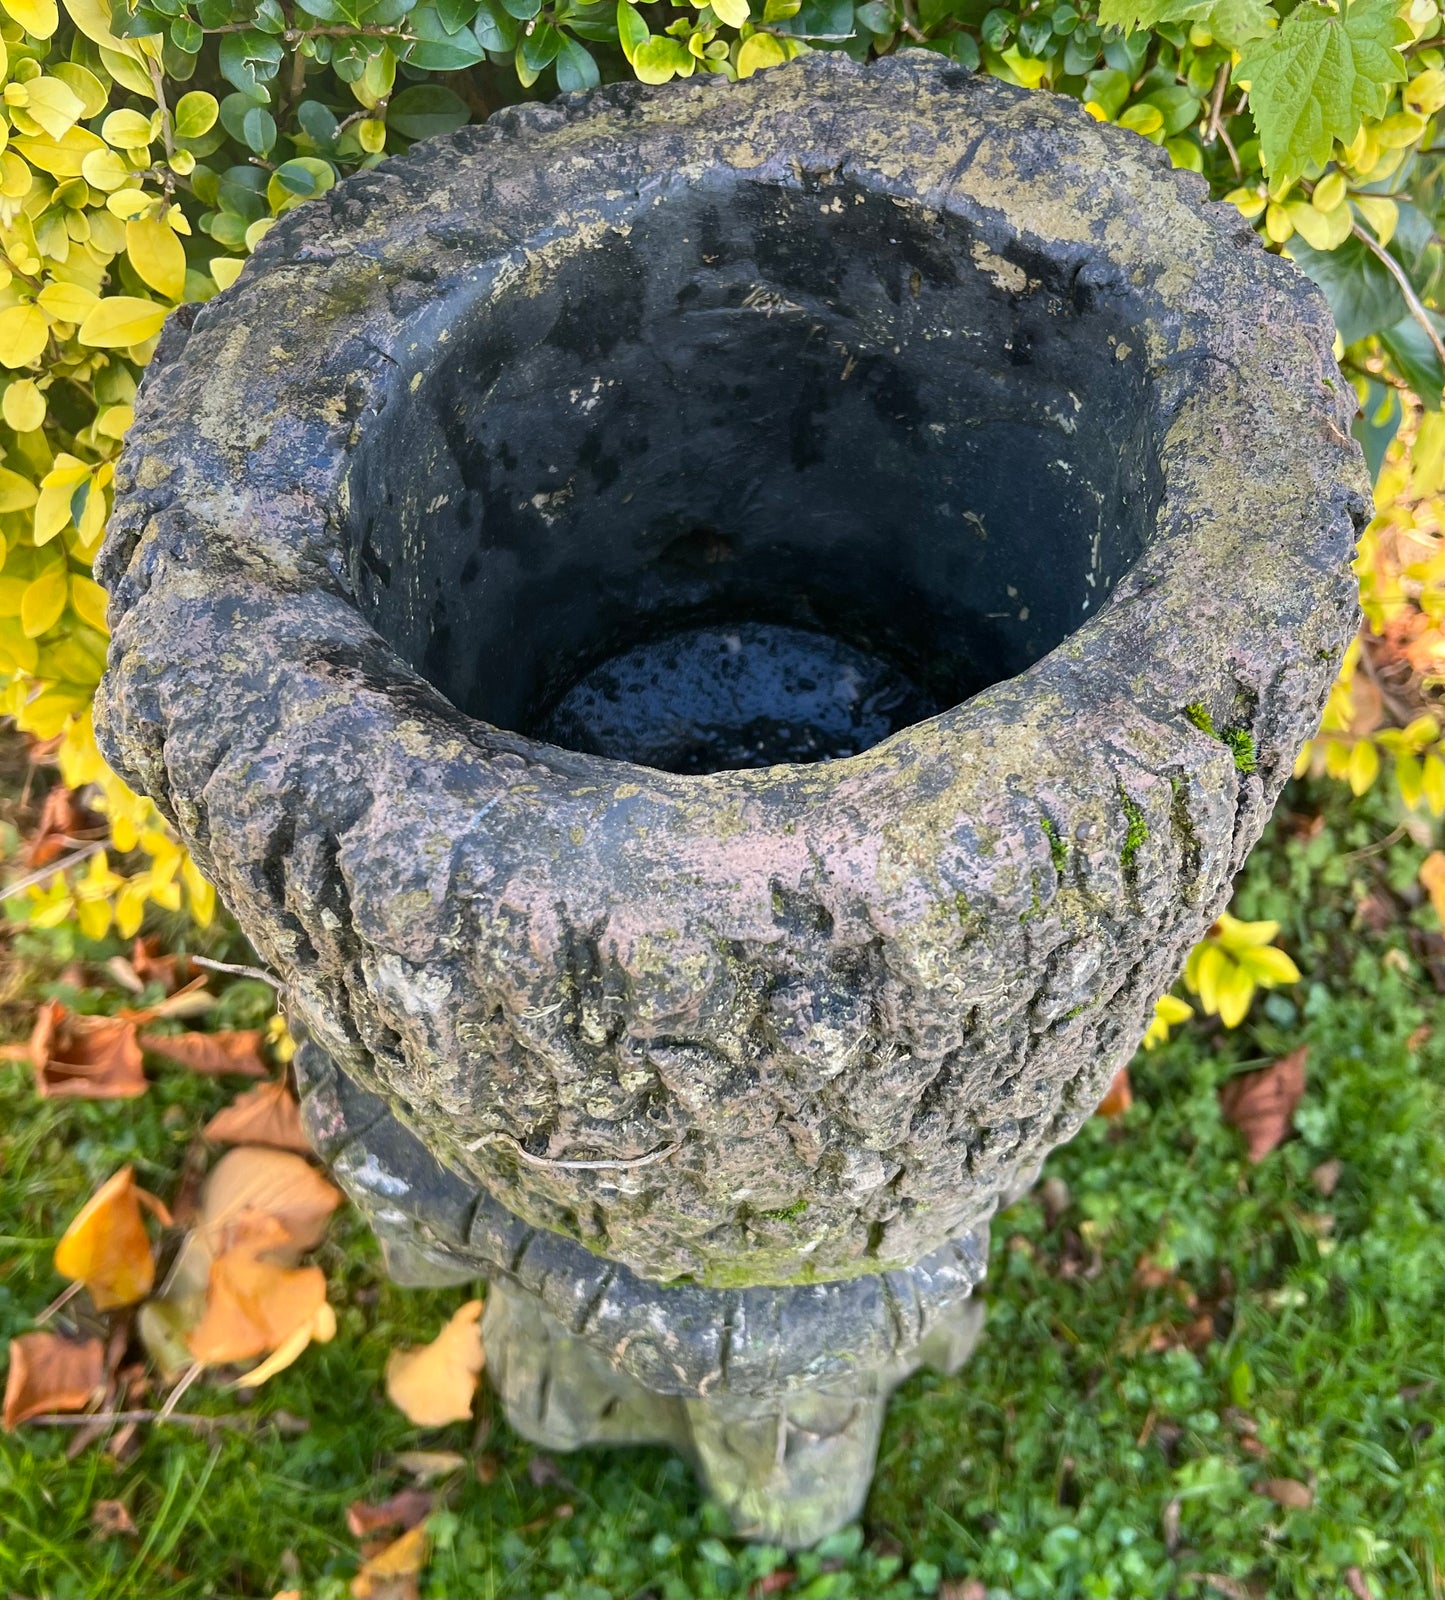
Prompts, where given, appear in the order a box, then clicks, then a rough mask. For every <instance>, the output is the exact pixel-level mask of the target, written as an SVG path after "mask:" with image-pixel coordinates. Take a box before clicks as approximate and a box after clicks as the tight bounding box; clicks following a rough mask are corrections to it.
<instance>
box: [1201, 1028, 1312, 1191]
mask: <svg viewBox="0 0 1445 1600" xmlns="http://www.w3.org/2000/svg"><path fill="white" fill-rule="evenodd" d="M1308 1059H1309V1046H1308V1045H1301V1046H1300V1047H1299V1049H1298V1050H1291V1051H1290V1053H1289V1054H1288V1055H1287V1056H1281V1057H1280V1059H1279V1060H1278V1061H1275V1062H1273V1063H1272V1064H1271V1065H1270V1066H1267V1067H1261V1068H1260V1069H1259V1071H1258V1072H1242V1073H1240V1075H1239V1076H1238V1077H1236V1078H1231V1079H1230V1080H1229V1081H1228V1082H1227V1083H1224V1084H1221V1085H1220V1089H1219V1106H1220V1110H1221V1112H1222V1113H1223V1115H1224V1120H1225V1121H1226V1122H1227V1123H1229V1124H1230V1126H1231V1127H1235V1128H1238V1129H1239V1131H1240V1132H1241V1133H1242V1134H1243V1135H1244V1140H1245V1144H1246V1145H1247V1146H1248V1149H1249V1159H1250V1160H1251V1161H1254V1162H1259V1161H1263V1160H1264V1158H1265V1157H1266V1156H1267V1155H1268V1154H1269V1153H1270V1151H1271V1150H1273V1149H1274V1148H1275V1146H1276V1145H1278V1144H1280V1143H1281V1142H1282V1141H1283V1139H1284V1138H1285V1136H1286V1135H1287V1134H1288V1133H1289V1132H1290V1131H1291V1129H1292V1127H1293V1121H1292V1119H1293V1117H1294V1112H1295V1107H1296V1106H1297V1105H1298V1104H1299V1103H1300V1100H1301V1098H1302V1097H1303V1095H1304V1092H1305V1062H1306V1061H1307V1060H1308Z"/></svg>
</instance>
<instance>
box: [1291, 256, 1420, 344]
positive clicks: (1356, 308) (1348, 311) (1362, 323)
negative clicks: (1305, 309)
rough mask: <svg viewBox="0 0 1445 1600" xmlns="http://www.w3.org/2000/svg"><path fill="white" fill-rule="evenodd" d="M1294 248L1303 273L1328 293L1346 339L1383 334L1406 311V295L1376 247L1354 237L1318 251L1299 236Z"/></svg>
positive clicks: (1337, 321) (1332, 308)
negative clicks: (1329, 248)
mask: <svg viewBox="0 0 1445 1600" xmlns="http://www.w3.org/2000/svg"><path fill="white" fill-rule="evenodd" d="M1289 253H1290V255H1291V256H1293V257H1294V262H1295V265H1296V266H1297V267H1298V268H1299V269H1300V271H1301V272H1303V273H1305V274H1306V275H1307V276H1308V277H1310V278H1313V279H1314V281H1315V282H1316V283H1317V284H1318V285H1319V286H1320V288H1321V289H1323V290H1324V292H1325V299H1326V300H1328V301H1329V303H1330V310H1331V311H1332V312H1333V313H1334V317H1335V326H1336V327H1337V328H1338V329H1339V330H1340V338H1341V339H1342V340H1343V341H1344V342H1345V343H1346V344H1354V343H1355V342H1356V340H1359V339H1365V338H1368V337H1369V335H1370V334H1372V333H1383V332H1384V330H1385V329H1386V328H1391V327H1393V326H1394V325H1395V324H1396V323H1397V322H1398V321H1399V320H1400V318H1401V317H1403V316H1404V315H1405V312H1406V306H1405V297H1404V295H1402V294H1401V293H1400V286H1399V284H1397V283H1396V282H1395V280H1394V278H1393V277H1391V275H1390V272H1389V269H1388V268H1386V267H1385V266H1383V265H1381V263H1380V260H1379V258H1378V257H1377V256H1376V255H1375V253H1374V251H1372V250H1368V249H1366V247H1365V246H1364V245H1363V244H1362V243H1361V242H1360V241H1359V240H1358V239H1354V238H1350V239H1346V240H1345V242H1344V243H1343V244H1341V245H1337V246H1336V247H1335V248H1334V249H1333V250H1315V249H1312V248H1311V247H1310V246H1309V245H1308V244H1306V243H1305V241H1304V240H1303V239H1302V238H1300V237H1299V236H1296V237H1295V238H1293V239H1291V240H1290V242H1289Z"/></svg>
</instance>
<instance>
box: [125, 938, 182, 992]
mask: <svg viewBox="0 0 1445 1600" xmlns="http://www.w3.org/2000/svg"><path fill="white" fill-rule="evenodd" d="M130 964H131V967H132V968H133V970H134V972H135V975H136V977H137V978H139V979H140V981H141V982H142V983H143V984H145V983H158V984H160V986H161V987H162V988H163V989H164V990H165V991H166V993H167V994H174V993H175V992H176V990H177V989H181V988H184V987H185V985H186V984H188V983H190V982H192V973H191V958H190V957H189V956H187V955H180V954H174V953H172V954H166V955H163V954H162V953H161V942H160V940H159V939H156V938H153V937H152V938H147V939H137V940H136V942H135V943H134V944H133V945H132V946H131V952H130Z"/></svg>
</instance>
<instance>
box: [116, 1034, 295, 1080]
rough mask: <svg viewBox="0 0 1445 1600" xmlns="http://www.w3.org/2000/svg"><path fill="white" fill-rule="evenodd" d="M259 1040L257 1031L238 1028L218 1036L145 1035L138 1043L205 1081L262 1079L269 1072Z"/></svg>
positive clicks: (260, 1036) (267, 1075) (259, 1036)
mask: <svg viewBox="0 0 1445 1600" xmlns="http://www.w3.org/2000/svg"><path fill="white" fill-rule="evenodd" d="M262 1037H263V1035H262V1032H261V1030H260V1029H259V1028H242V1029H239V1030H236V1031H234V1032H226V1031H222V1032H220V1033H146V1034H142V1035H141V1040H140V1042H141V1045H142V1046H143V1048H145V1049H147V1050H150V1051H153V1052H154V1053H155V1054H156V1055H158V1056H164V1057H165V1058H166V1059H167V1060H168V1061H176V1062H179V1063H180V1065H181V1066H183V1067H189V1068H190V1069H191V1071H192V1072H200V1073H204V1074H205V1075H206V1076H208V1077H222V1076H224V1075H226V1074H227V1073H235V1074H238V1075H240V1076H241V1077H245V1078H265V1077H269V1076H270V1072H271V1069H270V1068H269V1067H268V1066H267V1065H266V1062H265V1059H264V1057H263V1056H262V1055H261V1039H262Z"/></svg>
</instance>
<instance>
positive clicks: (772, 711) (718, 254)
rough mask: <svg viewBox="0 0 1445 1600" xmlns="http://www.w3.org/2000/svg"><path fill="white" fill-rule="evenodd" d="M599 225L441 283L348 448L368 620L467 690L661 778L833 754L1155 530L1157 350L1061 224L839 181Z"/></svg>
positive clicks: (979, 657) (988, 656)
mask: <svg viewBox="0 0 1445 1600" xmlns="http://www.w3.org/2000/svg"><path fill="white" fill-rule="evenodd" d="M620 220H621V225H620V226H607V225H602V224H600V223H597V222H595V221H594V222H590V223H589V224H587V225H586V226H585V227H584V226H582V225H580V224H578V225H574V226H573V228H572V229H571V230H570V231H569V230H567V229H562V230H559V237H557V238H556V239H554V240H552V241H550V242H548V243H546V244H544V245H542V246H541V247H540V248H538V249H537V250H535V251H533V252H531V253H529V254H526V255H522V254H521V253H518V255H517V256H516V257H515V259H513V260H511V261H510V262H509V264H508V266H507V268H506V269H505V271H504V273H502V274H499V275H498V276H497V277H495V278H494V279H493V280H492V281H490V282H487V283H483V284H479V285H477V286H476V287H475V288H473V289H471V290H470V291H469V292H468V293H467V295H466V296H465V297H455V296H454V297H452V298H450V299H447V298H442V299H439V300H438V302H437V303H436V305H435V306H434V307H433V309H432V311H431V313H430V328H429V332H428V334H427V337H425V338H424V339H422V340H421V341H420V343H419V345H418V346H417V347H415V349H414V354H413V357H412V359H413V363H414V364H413V365H411V366H403V367H402V368H401V370H400V373H399V381H398V382H397V383H396V384H395V385H394V388H393V393H392V398H391V399H390V400H389V401H388V403H387V405H386V406H385V407H384V408H383V410H382V411H381V413H380V415H379V416H377V417H375V418H374V419H373V420H372V422H371V424H370V425H369V427H368V428H367V430H366V433H365V435H364V437H363V438H362V440H361V442H360V444H359V445H358V447H357V450H356V453H355V457H354V461H353V466H352V471H351V479H350V497H351V498H350V506H351V511H350V516H351V565H352V572H351V577H352V582H353V584H354V586H355V591H356V594H357V596H358V599H359V602H360V605H361V607H362V610H363V611H364V613H365V614H366V615H367V617H368V618H369V619H370V620H371V622H372V623H373V624H374V625H375V626H376V628H377V629H378V630H379V631H380V632H381V634H382V635H383V636H384V637H385V638H386V639H387V640H388V641H389V642H390V643H391V644H392V645H393V646H394V647H395V648H396V649H397V650H398V652H399V653H400V654H401V655H402V656H403V657H405V658H406V659H407V660H408V661H409V662H411V663H412V664H413V665H414V666H415V667H416V668H417V670H419V671H420V672H422V673H423V674H424V675H425V676H426V677H427V678H428V679H429V680H430V681H431V682H432V683H433V684H435V685H436V687H437V688H439V689H440V690H441V691H442V692H443V693H445V694H446V695H447V696H448V697H449V698H450V699H451V700H452V701H453V702H454V703H455V704H456V705H457V706H458V707H459V708H460V709H462V710H463V711H465V712H467V713H469V714H470V715H472V716H475V717H478V718H481V719H484V720H485V721H487V722H490V723H493V724H496V725H498V726H501V727H506V728H510V729H513V730H515V731H519V732H522V733H526V734H529V735H532V736H534V737H541V738H546V739H548V740H550V741H551V742H553V743H558V744H562V745H565V746H567V747H569V748H572V749H575V750H582V751H587V752H590V753H593V754H600V755H606V756H611V757H615V758H618V759H622V760H628V761H636V762H641V763H643V764H645V765H648V766H654V767H662V768H665V769H669V770H672V771H678V772H709V771H715V770H719V769H723V768H728V767H747V766H764V765H770V764H772V763H774V762H779V761H812V760H819V759H826V758H832V757H837V756H844V755H849V754H853V753H855V752H856V751H858V750H862V749H866V748H867V747H868V746H870V745H872V744H875V743H877V742H878V741H879V740H880V739H882V738H884V737H886V736H887V735H888V734H889V733H892V732H894V731H895V730H896V729H898V728H900V727H903V726H905V725H907V724H909V723H912V722H916V721H919V720H921V719H923V718H925V717H927V716H930V715H933V714H934V713H935V712H937V711H939V710H942V709H945V708H946V707H949V706H952V705H955V704H957V703H958V702H960V701H962V700H965V699H967V698H968V697H969V696H970V695H973V694H976V693H977V692H978V691H979V690H981V689H983V688H985V687H986V686H987V685H989V684H991V683H995V682H997V681H999V680H1001V679H1004V678H1008V677H1012V676H1013V675H1015V674H1017V673H1018V672H1021V671H1022V670H1023V669H1024V668H1026V667H1027V666H1029V665H1030V664H1031V663H1032V662H1034V661H1036V660H1038V659H1039V658H1040V657H1041V656H1043V655H1044V654H1046V653H1047V652H1048V651H1049V650H1051V649H1053V648H1054V646H1056V645H1057V644H1059V643H1060V642H1061V641H1062V640H1064V639H1065V638H1067V636H1068V635H1069V634H1070V633H1071V632H1072V631H1073V630H1074V629H1076V628H1077V627H1078V626H1079V625H1080V624H1081V623H1082V622H1084V621H1085V620H1087V618H1088V617H1089V616H1091V615H1092V614H1093V613H1094V612H1095V611H1096V610H1097V609H1098V607H1099V605H1100V604H1101V603H1102V602H1103V600H1104V599H1105V597H1106V596H1107V595H1108V594H1109V592H1110V590H1111V589H1112V587H1113V586H1114V584H1115V583H1116V582H1117V580H1118V578H1119V576H1120V575H1121V573H1122V572H1124V571H1125V570H1126V569H1127V567H1128V566H1129V565H1130V563H1131V562H1132V561H1133V560H1134V559H1135V558H1136V557H1137V556H1138V554H1139V552H1140V551H1141V550H1142V548H1143V546H1144V543H1145V540H1146V538H1147V536H1148V533H1149V530H1150V528H1151V527H1152V523H1153V518H1154V513H1155V509H1156V506H1157V501H1158V492H1159V491H1158V469H1157V463H1156V461H1155V454H1154V441H1153V439H1152V437H1151V430H1150V426H1149V420H1148V411H1149V407H1148V392H1147V379H1146V378H1145V376H1144V372H1143V368H1144V363H1143V361H1142V359H1138V358H1137V357H1136V359H1134V360H1129V359H1128V357H1129V354H1130V351H1129V346H1130V344H1131V342H1132V344H1133V346H1134V347H1135V349H1136V350H1139V348H1140V346H1141V345H1142V340H1141V338H1140V336H1139V335H1138V333H1137V332H1135V331H1134V330H1133V329H1132V327H1131V322H1130V315H1129V306H1128V303H1127V300H1125V299H1122V298H1121V297H1118V296H1115V297H1104V296H1099V295H1096V294H1095V292H1094V291H1093V290H1091V289H1090V288H1089V287H1088V286H1087V283H1086V281H1085V279H1086V277H1087V274H1081V273H1080V271H1079V265H1080V261H1081V259H1082V258H1081V256H1080V253H1079V252H1078V250H1077V249H1076V248H1075V249H1071V250H1070V251H1068V252H1066V251H1063V250H1062V249H1061V250H1060V252H1059V254H1058V258H1057V259H1051V258H1050V256H1049V255H1048V254H1047V253H1045V252H1044V251H1043V250H1041V249H1039V248H1037V247H1025V246H1024V245H1022V244H1021V245H1019V246H1018V247H1017V248H1015V249H1011V250H1010V251H1009V253H1008V255H1007V257H1005V256H1001V255H997V254H995V253H994V252H992V251H991V250H989V249H988V248H986V246H985V245H984V244H983V243H982V241H981V240H980V239H979V238H978V236H977V235H976V233H974V231H973V230H972V229H971V228H970V226H969V224H968V223H966V222H965V221H963V220H961V219H958V218H950V217H943V216H939V215H937V214H935V213H932V212H929V211H925V210H924V209H922V208H920V207H917V206H913V205H904V204H901V203H899V202H898V201H896V200H894V199H892V198H890V197H888V196H885V195H879V194H876V193H872V192H869V191H866V190H864V189H861V188H858V187H856V186H854V185H852V184H850V183H846V182H844V183H837V184H832V185H828V186H825V187H820V188H816V189H811V190H809V189H786V190H785V189H781V188H777V187H771V186H765V185H761V184H756V183H750V182H740V181H736V180H733V181H731V182H729V183H727V184H723V183H720V182H719V183H715V184H708V183H699V184H694V185H690V186H684V185H679V186H678V187H676V188H675V189H673V190H671V191H669V192H667V193H666V194H664V195H661V196H659V197H657V198H656V200H655V201H653V202H651V203H648V204H646V205H644V206H642V207H637V206H636V205H634V208H633V211H632V214H631V215H630V216H628V217H626V218H623V219H620ZM1140 353H1141V354H1142V352H1140Z"/></svg>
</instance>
